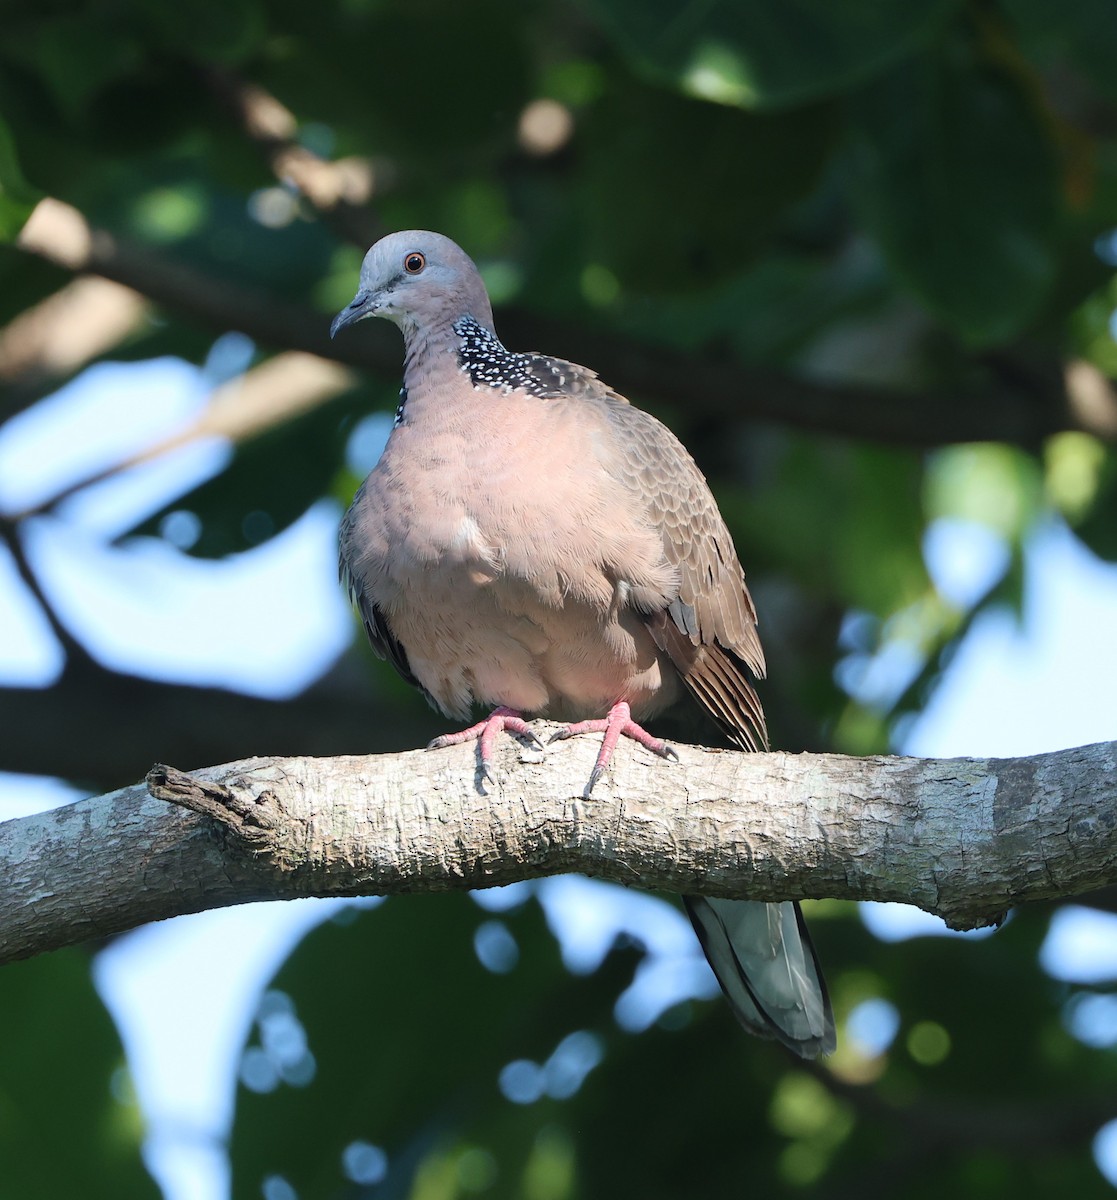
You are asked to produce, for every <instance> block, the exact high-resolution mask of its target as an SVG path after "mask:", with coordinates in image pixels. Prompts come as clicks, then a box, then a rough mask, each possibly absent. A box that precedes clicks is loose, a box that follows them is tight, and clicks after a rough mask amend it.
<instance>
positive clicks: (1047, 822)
mask: <svg viewBox="0 0 1117 1200" xmlns="http://www.w3.org/2000/svg"><path fill="white" fill-rule="evenodd" d="M678 749H679V754H680V758H681V763H680V764H679V765H667V764H664V763H663V762H661V761H660V760H658V759H655V758H653V757H652V756H651V755H648V754H646V753H645V752H643V751H640V750H638V749H636V748H634V747H626V748H625V750H624V752H622V753H620V754H618V756H617V760H616V762H615V764H614V766H613V768H611V769H610V772H609V773H608V777H607V778H606V779H605V780H603V781H602V783H601V784H599V785H598V789H597V790H596V791H595V792H594V794H593V797H592V798H591V799H586V798H585V796H584V787H585V782H586V780H587V779H588V777H589V772H590V767H591V761H592V759H593V757H594V755H595V753H596V746H595V745H594V743H593V740H592V739H575V740H574V741H571V742H569V743H565V744H562V745H558V746H555V747H552V748H550V749H549V750H548V752H547V754H546V757H545V761H544V760H541V759H540V758H539V756H537V755H535V756H530V755H526V752H525V751H524V750H523V749H522V748H521V747H519V746H518V745H517V743H515V742H513V741H512V740H511V739H507V740H506V741H505V742H504V744H503V745H502V746H501V761H500V763H499V769H498V782H497V784H496V785H495V786H494V787H493V790H492V793H491V794H486V793H485V792H484V791H482V790H481V789H480V786H479V781H478V775H477V772H476V759H475V748H473V747H470V746H462V747H455V748H453V749H449V750H444V751H440V752H438V753H437V754H431V753H427V752H425V751H413V752H409V753H406V754H395V755H385V756H381V757H348V758H333V759H313V758H272V759H248V760H245V761H243V762H238V763H231V764H227V765H225V766H222V767H214V768H210V769H207V770H204V771H199V772H197V773H195V775H194V776H192V777H191V776H187V775H184V774H183V773H182V772H178V771H174V770H173V769H171V768H167V767H157V768H154V769H153V770H152V772H151V773H150V774H149V776H148V786H149V788H150V793H151V794H150V795H149V794H147V792H146V791H145V789H144V787H143V786H142V785H136V786H134V787H129V788H124V789H123V790H121V791H118V792H114V793H112V794H110V795H107V796H100V797H96V798H94V799H90V800H84V801H81V802H79V803H77V804H72V805H69V806H67V807H65V808H60V809H56V810H54V811H52V812H48V813H43V814H40V815H37V816H33V817H27V818H24V819H21V820H16V821H9V822H6V823H5V824H3V825H0V880H2V881H3V883H2V884H0V962H3V961H8V960H11V959H16V958H22V957H27V956H29V955H32V954H37V953H40V952H42V951H44V950H49V949H54V948H56V947H58V946H63V945H67V944H70V943H73V942H77V941H82V940H85V939H87V938H92V937H102V936H106V935H108V934H112V933H118V932H121V931H123V930H126V929H130V928H132V927H134V926H136V925H138V924H141V923H142V922H145V921H152V920H158V919H161V918H164V917H170V916H174V915H177V914H180V913H187V912H196V911H199V910H201V909H207V908H217V907H221V906H224V905H229V904H240V903H244V902H246V901H250V900H262V899H287V898H291V897H293V896H306V895H315V896H356V895H371V894H378V895H382V894H388V893H394V892H412V891H445V890H448V889H454V888H474V887H492V886H496V885H499V884H506V883H511V882H514V881H516V880H521V879H531V878H537V877H540V876H544V875H553V874H560V873H564V872H569V871H580V872H583V873H584V874H587V875H595V876H600V877H602V878H606V879H612V880H615V881H618V882H621V883H625V884H638V885H640V886H642V887H648V888H659V889H664V890H666V891H672V892H698V893H703V894H709V895H715V896H734V897H741V898H748V899H757V900H782V899H798V898H805V897H840V898H844V899H858V900H893V901H904V902H907V903H912V904H917V905H919V906H920V907H921V908H924V909H926V910H927V911H929V912H934V913H939V914H941V915H942V916H943V917H944V918H945V919H946V920H947V921H948V922H949V923H950V924H952V925H955V926H958V927H969V926H974V925H983V924H991V923H994V922H996V921H997V920H999V919H1000V917H1001V915H1002V914H1003V913H1004V912H1005V910H1006V909H1008V908H1009V907H1010V906H1012V905H1014V904H1019V903H1022V902H1025V901H1035V900H1050V899H1054V898H1057V897H1065V896H1069V895H1077V894H1080V893H1085V892H1088V891H1091V890H1094V889H1097V888H1099V887H1102V886H1104V885H1106V884H1108V883H1112V882H1113V881H1114V880H1115V879H1117V742H1111V743H1103V744H1099V745H1095V746H1086V747H1080V748H1078V749H1074V750H1064V751H1059V752H1057V753H1054V754H1045V755H1038V756H1036V757H1033V758H1023V759H1000V760H998V759H912V758H884V757H876V758H847V757H843V756H839V755H788V754H763V755H753V754H741V753H739V752H736V751H723V750H707V749H702V748H700V747H694V746H679V747H678ZM517 759H519V761H517ZM168 801H169V802H170V803H168Z"/></svg>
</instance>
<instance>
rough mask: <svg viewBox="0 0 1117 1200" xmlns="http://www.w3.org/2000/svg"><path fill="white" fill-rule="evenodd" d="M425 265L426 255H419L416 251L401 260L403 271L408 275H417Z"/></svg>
mask: <svg viewBox="0 0 1117 1200" xmlns="http://www.w3.org/2000/svg"><path fill="white" fill-rule="evenodd" d="M426 265H427V258H426V255H425V254H420V253H419V251H418V250H413V251H412V252H411V253H410V254H409V255H407V257H406V258H405V259H404V260H403V269H404V270H405V271H406V272H407V273H408V275H418V274H419V272H420V271H421V270H422V269H423V268H424V267H425V266H426Z"/></svg>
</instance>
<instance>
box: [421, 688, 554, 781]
mask: <svg viewBox="0 0 1117 1200" xmlns="http://www.w3.org/2000/svg"><path fill="white" fill-rule="evenodd" d="M501 730H506V731H507V732H508V733H517V734H519V735H520V736H521V737H525V738H527V739H528V741H530V742H532V743H534V745H535V748H536V749H537V750H542V749H543V743H542V742H541V741H540V740H539V739H538V738H537V737H536V736H535V734H534V733H532V731H531V726H530V725H528V723H527V722H526V721H525V720H524V719H523V717H521V716H520V714H519V713H518V712H516V710H515V709H513V708H505V707H504V706H503V705H502V706H501V707H500V708H494V709H493V711H492V712H491V713H489V715H488V716H487V717H486V718H485V719H484V720H483V721H478V722H477V724H476V725H470V727H469V728H468V729H463V730H461V732H460V733H444V734H443V735H442V736H441V737H436V738H435V739H434V741H433V742H430V743H428V745H427V749H428V750H442V749H444V748H445V747H447V746H460V745H461V743H462V742H478V743H479V751H480V756H481V777H482V778H483V779H487V780H488V781H489V782H492V781H493V747H494V745H495V743H496V735H497V734H498V733H500V732H501Z"/></svg>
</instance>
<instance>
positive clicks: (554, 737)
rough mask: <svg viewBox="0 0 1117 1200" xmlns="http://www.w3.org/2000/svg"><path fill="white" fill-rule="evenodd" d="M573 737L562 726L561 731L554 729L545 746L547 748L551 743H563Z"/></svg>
mask: <svg viewBox="0 0 1117 1200" xmlns="http://www.w3.org/2000/svg"><path fill="white" fill-rule="evenodd" d="M532 736H534V735H532ZM573 736H574V735H573V734H572V733H571V732H570V730H569V729H567V728H566V727H565V726H563V728H562V729H556V730H555V732H554V733H552V734H551V736H550V737H549V738H548V739H547V745H548V746H549V745H550V744H551V743H552V742H564V741H566V739H567V738H569V737H573Z"/></svg>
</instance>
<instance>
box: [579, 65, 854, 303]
mask: <svg viewBox="0 0 1117 1200" xmlns="http://www.w3.org/2000/svg"><path fill="white" fill-rule="evenodd" d="M834 125H835V122H834V120H833V113H832V112H831V110H830V109H829V108H828V107H825V106H812V107H810V108H805V109H801V110H798V111H796V112H791V113H745V112H741V111H740V110H739V109H735V108H723V107H720V106H718V105H711V104H706V103H703V102H702V101H698V100H691V99H688V98H686V97H684V96H679V95H678V94H676V93H674V92H672V91H668V90H665V89H663V88H655V87H646V86H642V85H641V84H639V83H636V82H635V81H632V80H627V79H626V80H621V81H618V82H617V84H616V85H615V86H614V87H612V88H611V89H610V92H609V94H608V95H607V96H606V97H605V98H604V99H602V100H601V101H600V102H599V103H598V104H596V105H595V106H594V107H593V108H592V109H591V110H589V111H588V112H587V113H586V115H585V117H584V118H583V121H582V124H581V127H580V130H579V144H580V147H581V163H582V166H583V168H584V174H583V177H582V178H583V184H582V188H581V193H580V200H581V213H580V215H581V227H582V230H583V232H584V233H585V235H586V236H587V243H588V245H587V252H588V254H589V255H590V257H591V262H592V264H593V266H594V267H601V266H603V267H605V268H607V269H608V271H609V272H611V273H612V274H613V275H615V276H616V277H617V279H618V280H619V281H620V283H621V284H623V285H627V286H631V287H634V288H636V289H638V290H641V291H645V292H656V291H664V290H667V291H670V292H677V291H678V290H679V289H680V288H685V287H687V286H690V287H692V288H698V287H700V288H708V287H710V286H711V284H713V283H716V282H717V281H719V280H722V279H725V278H726V277H728V276H730V275H733V274H735V273H738V272H739V271H740V269H741V265H742V262H743V261H745V260H747V259H748V258H749V257H750V256H751V255H752V254H754V253H755V251H756V250H757V248H758V247H759V246H761V245H762V244H763V242H764V240H765V239H766V238H767V237H769V236H770V235H771V233H772V230H773V227H774V226H775V225H776V223H777V222H778V221H779V220H780V219H781V218H782V217H783V215H784V213H785V211H786V209H787V207H788V206H789V205H790V204H791V203H793V202H794V201H795V200H798V199H800V198H801V197H802V196H804V195H805V194H806V193H807V192H808V191H809V190H810V188H811V187H812V186H813V185H814V184H815V183H816V181H817V179H818V177H819V174H820V173H821V170H822V167H823V164H824V162H825V159H826V155H827V152H828V151H829V149H830V146H831V142H832V138H833V131H834ZM679 164H683V165H682V168H681V169H680V167H679ZM761 164H762V167H761ZM649 247H655V252H654V253H650V252H649ZM590 284H592V277H591V278H590V279H588V280H587V279H586V278H585V277H584V278H583V291H584V293H585V294H586V296H587V299H589V300H590V301H591V302H592V301H593V294H592V291H591V287H590V286H588V285H590Z"/></svg>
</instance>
